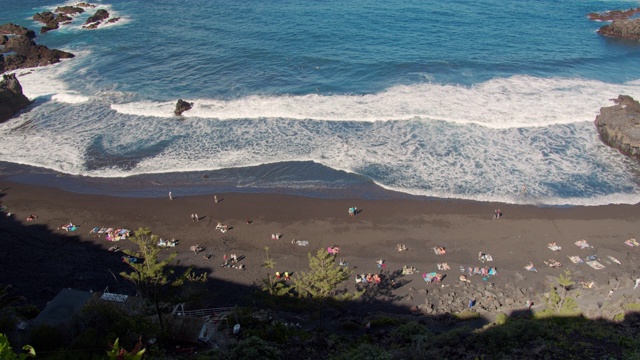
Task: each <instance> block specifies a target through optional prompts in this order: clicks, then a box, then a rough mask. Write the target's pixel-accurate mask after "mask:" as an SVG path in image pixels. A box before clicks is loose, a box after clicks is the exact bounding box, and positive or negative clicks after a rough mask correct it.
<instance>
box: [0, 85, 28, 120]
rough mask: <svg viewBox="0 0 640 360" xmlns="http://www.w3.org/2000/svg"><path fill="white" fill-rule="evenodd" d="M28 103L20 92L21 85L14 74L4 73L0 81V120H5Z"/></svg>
mask: <svg viewBox="0 0 640 360" xmlns="http://www.w3.org/2000/svg"><path fill="white" fill-rule="evenodd" d="M30 103H31V101H29V99H27V97H26V96H24V94H23V93H22V86H21V85H20V82H19V81H18V79H16V75H15V74H8V75H4V77H3V80H2V81H1V82H0V122H5V121H7V120H8V119H10V118H11V117H12V116H13V115H15V114H16V113H17V112H18V111H20V110H22V109H24V108H25V107H27V106H28V105H29V104H30Z"/></svg>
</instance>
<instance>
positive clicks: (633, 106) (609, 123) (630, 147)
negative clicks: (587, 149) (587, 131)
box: [595, 95, 640, 159]
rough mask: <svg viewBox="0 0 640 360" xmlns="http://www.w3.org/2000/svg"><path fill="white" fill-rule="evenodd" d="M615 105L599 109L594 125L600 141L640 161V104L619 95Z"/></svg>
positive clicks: (629, 97) (628, 97) (630, 98)
mask: <svg viewBox="0 0 640 360" xmlns="http://www.w3.org/2000/svg"><path fill="white" fill-rule="evenodd" d="M613 101H614V103H615V105H613V106H610V107H603V108H601V109H600V115H598V116H596V120H595V125H596V128H597V130H598V133H600V138H601V139H602V141H603V142H604V143H605V144H607V145H609V146H611V147H613V148H616V149H618V150H620V152H622V153H623V154H626V155H629V156H633V157H636V158H638V159H640V103H638V101H636V100H634V99H633V98H632V97H631V96H627V95H620V96H618V98H617V99H613Z"/></svg>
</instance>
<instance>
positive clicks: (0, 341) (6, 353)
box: [0, 334, 36, 360]
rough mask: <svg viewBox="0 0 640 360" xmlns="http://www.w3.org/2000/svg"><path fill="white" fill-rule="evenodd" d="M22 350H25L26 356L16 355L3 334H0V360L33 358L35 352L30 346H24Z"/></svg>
mask: <svg viewBox="0 0 640 360" xmlns="http://www.w3.org/2000/svg"><path fill="white" fill-rule="evenodd" d="M22 350H26V351H27V353H26V354H16V353H14V352H13V349H12V348H11V344H9V339H8V338H7V337H6V336H5V334H0V360H17V359H19V360H24V359H26V358H27V357H35V356H36V351H35V350H34V349H33V347H32V346H31V345H25V346H23V347H22Z"/></svg>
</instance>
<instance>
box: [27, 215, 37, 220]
mask: <svg viewBox="0 0 640 360" xmlns="http://www.w3.org/2000/svg"><path fill="white" fill-rule="evenodd" d="M37 218H38V217H37V216H35V215H33V214H32V215H29V216H27V221H33V220H35V219H37Z"/></svg>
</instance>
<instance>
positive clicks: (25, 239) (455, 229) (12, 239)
mask: <svg viewBox="0 0 640 360" xmlns="http://www.w3.org/2000/svg"><path fill="white" fill-rule="evenodd" d="M0 189H2V191H1V196H2V198H0V201H2V203H3V205H4V206H7V210H6V211H8V212H11V213H12V216H11V217H9V218H7V217H4V216H3V217H2V218H1V219H0V243H1V244H2V253H1V254H2V255H0V263H1V264H2V265H1V269H2V270H1V271H0V283H9V284H13V285H14V286H15V287H16V288H17V289H18V291H19V293H20V294H23V295H25V296H27V298H28V299H29V300H30V301H31V302H34V303H36V304H39V305H43V304H44V303H46V301H48V300H50V299H52V298H53V297H54V296H55V294H56V293H57V292H58V291H59V290H60V289H61V288H64V287H71V288H74V289H80V290H89V289H91V290H94V291H102V290H104V288H105V287H106V286H109V288H110V289H111V290H112V291H115V292H118V291H119V292H125V291H131V287H130V286H129V285H128V284H126V283H125V282H124V280H122V279H121V278H119V276H117V274H118V272H120V271H122V270H126V265H124V264H123V263H122V262H121V261H120V257H121V255H122V253H110V252H108V251H107V249H108V248H109V247H111V246H113V245H119V246H121V247H122V248H125V249H134V246H133V244H132V243H131V242H129V241H120V242H118V243H113V242H109V241H106V240H105V238H104V236H97V235H95V234H94V235H91V234H89V232H90V230H91V229H92V228H94V227H102V226H106V227H114V228H127V229H130V230H135V229H138V228H139V227H149V228H151V229H152V230H153V232H154V233H155V234H157V235H159V236H160V237H162V238H164V239H171V238H175V239H178V240H179V245H178V246H177V247H176V248H175V249H171V250H164V251H166V252H167V253H170V252H171V251H172V250H176V251H178V252H179V255H178V257H177V260H179V264H180V265H181V266H191V265H193V266H195V269H196V271H197V272H201V271H207V272H208V273H209V286H210V288H211V289H212V291H211V294H210V296H209V297H208V300H207V301H208V303H207V304H206V305H207V306H229V305H234V304H235V303H237V302H247V299H250V297H249V298H248V297H247V295H249V294H251V293H252V292H253V291H254V290H255V289H256V284H260V283H261V279H262V278H264V277H265V276H266V274H267V273H271V274H273V273H275V271H280V272H284V271H289V272H291V273H293V276H292V278H293V280H295V276H296V273H298V272H300V271H305V270H307V269H308V258H307V253H309V252H311V253H313V254H315V253H316V251H317V250H318V249H320V248H324V249H326V248H327V246H330V245H334V244H336V245H339V246H340V248H341V251H340V253H339V254H338V258H344V259H345V260H346V261H348V263H349V265H350V267H351V268H352V269H354V273H356V272H357V273H373V272H379V271H380V269H378V267H377V266H376V260H377V259H380V258H382V259H384V260H385V264H386V268H385V269H384V271H383V275H384V276H386V277H387V278H388V277H391V276H393V274H397V273H398V272H399V270H400V269H401V268H402V266H403V265H408V266H414V267H416V268H417V269H418V270H419V271H420V273H423V272H431V271H437V267H436V264H437V263H438V262H447V263H448V264H449V266H450V267H451V270H448V271H444V273H445V274H446V275H447V277H446V278H445V280H444V282H443V285H445V288H443V290H441V291H447V289H446V287H448V288H449V289H451V291H455V289H456V288H458V287H460V286H466V285H464V284H463V283H461V282H460V281H459V280H458V278H459V276H460V270H459V267H460V266H461V265H462V266H465V267H468V266H483V264H482V263H480V262H479V261H478V252H485V253H488V254H491V255H492V256H493V259H494V261H493V262H488V263H486V264H484V266H495V267H497V269H498V276H495V277H492V278H490V279H489V280H488V281H483V280H482V278H481V277H480V276H478V275H476V276H473V277H470V280H471V282H472V283H483V282H484V283H494V284H495V286H496V287H503V288H505V289H506V288H510V287H511V288H514V286H515V288H518V289H522V291H523V292H524V294H523V295H522V299H525V298H531V299H539V296H540V295H542V293H543V292H545V291H547V290H548V288H549V281H550V280H549V276H558V275H559V274H561V273H562V272H563V271H564V270H565V269H568V270H571V271H572V272H573V274H574V278H575V279H576V280H594V281H595V282H596V285H597V286H596V289H593V290H590V291H593V292H594V293H593V294H594V296H595V295H596V294H600V293H605V294H606V293H607V292H608V290H609V289H610V285H609V280H610V278H612V277H615V278H621V279H625V282H624V284H625V286H627V287H628V285H629V282H630V281H632V280H633V279H635V278H636V277H637V276H638V275H640V274H639V271H638V265H637V264H638V262H637V260H638V255H640V247H629V246H627V245H625V244H624V241H625V240H627V239H629V238H636V237H637V238H640V236H639V235H640V234H639V227H640V223H639V222H638V221H639V220H640V207H639V206H636V205H609V206H597V207H569V208H547V207H544V208H540V207H534V206H517V205H508V204H495V203H482V202H470V201H457V200H433V199H415V200H406V199H401V200H358V199H353V200H323V199H314V198H305V197H294V196H285V195H273V194H238V193H225V194H216V195H217V196H218V199H219V200H220V201H219V203H217V204H215V203H214V200H213V194H211V195H207V196H193V197H191V196H181V195H180V194H177V193H175V192H174V193H173V200H169V198H168V196H167V197H165V198H155V199H149V198H144V199H135V198H118V197H107V196H93V195H79V194H73V193H67V192H63V191H60V190H57V189H55V188H48V187H37V186H31V185H24V184H18V183H12V182H7V181H0ZM351 206H357V207H358V208H359V209H361V210H362V211H361V213H359V214H358V215H357V216H355V217H350V216H349V215H348V208H349V207H351ZM496 208H500V209H502V212H503V213H504V217H503V218H501V219H499V220H493V219H492V215H493V212H494V210H495V209H496ZM192 213H197V214H198V215H199V216H200V221H198V222H195V223H194V222H192V221H191V219H190V214H192ZM30 214H35V215H37V216H38V218H37V219H36V220H35V221H31V222H27V221H26V218H27V217H28V216H29V215H30ZM247 219H250V220H251V221H252V222H251V223H250V224H248V223H247ZM68 222H73V223H74V224H78V225H80V227H79V229H78V230H76V231H75V232H66V231H63V230H59V229H58V228H59V226H60V225H61V224H64V223H68ZM218 222H222V223H224V224H226V225H228V226H230V227H231V229H230V230H229V231H228V232H227V233H225V234H223V233H221V232H220V231H219V230H215V226H216V224H217V223H218ZM273 233H281V234H282V235H283V236H282V238H281V239H279V240H272V239H271V234H273ZM292 239H299V240H307V241H309V243H310V246H308V247H302V246H295V245H292V244H291V241H292ZM581 239H585V240H587V241H588V242H589V244H590V245H591V246H593V248H592V249H586V250H581V249H579V248H578V247H577V246H575V245H574V243H575V242H576V241H578V240H581ZM551 241H555V242H557V244H558V245H560V246H561V247H562V250H561V251H559V252H552V251H551V250H549V249H548V248H547V244H548V243H549V242H551ZM398 243H402V244H405V245H406V246H407V247H408V248H409V250H408V251H405V252H398V251H396V244H398ZM195 244H200V245H203V246H205V247H206V250H205V251H204V252H203V253H200V254H198V255H195V254H194V253H193V252H191V251H189V247H190V246H191V245H195ZM265 246H268V247H269V249H270V252H269V253H270V256H271V257H272V258H273V260H274V261H275V262H276V264H277V265H276V267H275V268H274V269H266V268H264V267H262V266H261V264H262V263H263V261H264V260H265V251H264V247H265ZM434 246H444V247H446V250H447V254H445V255H441V256H437V255H435V254H434V252H433V250H432V248H433V247H434ZM231 253H236V254H237V255H238V256H245V258H244V260H242V261H241V263H242V264H244V265H245V266H246V270H244V271H239V270H234V269H227V268H221V267H220V264H221V263H222V260H223V255H224V254H231ZM203 254H211V255H212V257H211V258H210V259H209V260H206V259H204V258H203V256H202V255H203ZM592 254H595V255H597V256H598V257H599V258H600V262H601V263H602V264H603V265H605V268H604V269H603V270H594V269H592V268H591V267H589V266H587V265H586V264H579V265H573V264H572V263H570V261H569V259H568V258H567V256H569V255H580V256H581V257H582V258H583V259H584V258H585V257H586V256H587V255H592ZM607 255H612V256H614V257H615V258H617V259H618V260H620V261H621V263H622V265H616V264H615V263H612V262H611V261H609V259H607ZM550 258H554V259H556V260H558V261H560V262H561V263H562V264H563V265H564V267H563V268H560V269H552V268H548V267H546V266H545V264H544V263H543V261H545V260H548V259H550ZM529 261H532V262H533V263H534V264H535V265H536V267H537V268H538V272H537V273H533V272H527V271H526V270H524V266H525V265H526V264H527V263H529ZM112 273H113V274H115V275H113V274H112ZM521 275H522V276H521ZM396 281H397V283H398V284H399V286H398V287H397V288H395V289H393V290H392V291H391V292H390V293H386V294H383V293H381V294H380V296H381V297H386V300H388V301H389V302H390V303H391V304H389V305H390V306H392V305H396V306H399V307H396V306H394V308H395V309H396V310H397V309H400V310H402V309H406V310H407V311H409V308H410V307H411V306H414V305H419V304H423V303H424V302H425V296H426V295H425V294H424V293H423V292H420V291H419V290H420V289H431V288H433V287H434V286H436V285H428V284H426V283H425V282H424V281H423V280H422V278H421V276H420V275H419V274H414V275H408V276H402V277H398V278H396ZM348 286H349V287H355V284H354V282H353V281H350V282H349V284H348ZM369 286H370V287H373V286H374V285H369ZM439 291H440V290H439ZM638 292H640V290H638ZM636 296H637V295H636Z"/></svg>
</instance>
